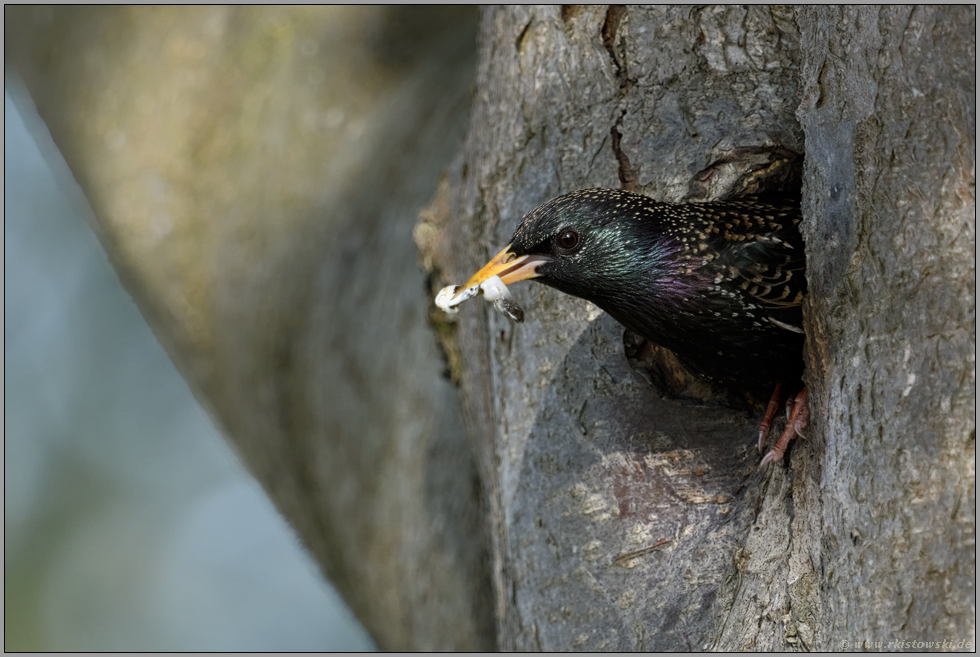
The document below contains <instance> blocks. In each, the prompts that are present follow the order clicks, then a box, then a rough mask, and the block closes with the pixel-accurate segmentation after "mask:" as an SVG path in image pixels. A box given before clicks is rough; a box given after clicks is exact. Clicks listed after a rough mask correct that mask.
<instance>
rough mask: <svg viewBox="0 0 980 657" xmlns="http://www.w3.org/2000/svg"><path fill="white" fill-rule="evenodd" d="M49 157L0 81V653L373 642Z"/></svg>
mask: <svg viewBox="0 0 980 657" xmlns="http://www.w3.org/2000/svg"><path fill="white" fill-rule="evenodd" d="M15 92H16V90H15ZM22 106H23V105H22ZM25 119H26V121H25ZM28 125H30V126H31V128H32V130H30V131H29V130H28V129H27V126H28ZM36 140H39V141H41V142H42V143H41V144H40V146H39V144H38V143H37V142H36ZM42 151H43V152H44V154H45V156H42ZM59 160H60V158H59V156H58V154H57V150H56V148H55V147H54V145H53V143H51V142H50V137H48V135H47V133H46V131H45V129H44V126H43V124H42V123H41V122H40V119H39V118H38V117H37V116H36V115H34V116H28V117H22V116H21V115H20V113H19V112H18V110H17V108H16V107H15V106H14V104H13V103H12V102H11V98H10V96H9V94H8V93H6V92H5V94H4V189H5V193H4V270H3V271H4V273H3V275H4V351H5V358H4V408H5V410H4V439H5V440H4V603H5V604H4V649H5V650H7V651H132V650H138V651H148V650H160V651H184V650H221V651H229V650H235V651H237V650H242V651H251V650H330V651H333V650H369V649H372V648H373V647H374V646H373V643H372V641H371V640H370V638H369V637H368V636H367V634H366V633H365V631H364V630H363V629H362V628H361V626H360V624H359V623H358V622H357V620H356V619H355V618H354V617H353V615H352V614H351V612H350V611H349V610H348V608H347V606H346V605H345V604H344V602H343V601H342V600H341V599H340V597H339V596H338V595H337V593H336V592H335V591H334V589H333V587H332V586H331V585H330V584H329V583H327V582H326V581H325V580H324V578H323V577H322V576H321V575H320V573H319V571H318V569H317V566H316V564H315V563H314V561H313V560H312V559H311V558H310V556H309V555H308V554H307V553H306V551H305V550H304V549H303V547H302V546H301V545H300V542H299V540H298V538H297V537H296V535H295V533H294V532H293V531H292V529H291V528H290V527H289V525H288V524H287V523H286V521H285V520H284V519H283V518H282V517H281V516H280V515H279V514H278V513H277V512H276V510H275V509H274V507H273V506H272V504H271V502H270V501H269V500H268V498H267V497H266V495H265V493H263V491H262V489H261V487H260V486H259V484H258V483H257V482H256V481H255V480H254V479H253V478H252V477H251V476H250V475H249V474H248V473H247V472H246V471H245V470H244V468H243V467H242V466H241V464H240V463H239V461H238V459H237V458H236V456H235V454H234V453H233V451H232V449H231V448H230V447H229V445H228V444H227V443H226V442H225V441H224V440H223V439H222V437H221V435H220V433H219V432H218V431H217V429H216V428H215V426H214V425H213V424H212V422H211V420H210V418H209V417H208V415H207V413H205V412H204V411H203V410H202V409H201V407H200V406H199V405H198V403H197V402H196V401H195V399H194V397H193V395H192V394H191V392H190V391H189V389H188V387H187V385H186V383H185V382H184V380H183V379H182V378H181V376H180V375H179V374H178V373H177V371H176V369H175V368H174V366H173V364H172V363H171V361H170V359H169V358H168V357H167V355H166V353H165V352H164V350H163V349H162V348H161V346H160V345H159V343H158V342H157V340H156V338H155V337H154V335H153V333H152V332H151V330H150V328H149V327H148V326H147V325H146V322H145V321H144V319H143V317H142V316H141V315H140V312H139V311H138V310H137V308H136V306H135V305H134V304H133V302H132V300H131V299H130V296H129V294H127V293H126V291H124V289H123V288H122V286H121V284H120V282H119V279H118V277H117V276H116V273H115V272H114V271H113V269H112V267H111V266H110V264H109V262H108V260H107V258H106V254H105V252H104V251H103V249H102V247H101V246H100V244H99V242H98V240H97V239H96V237H95V235H94V233H93V232H92V230H91V228H90V226H89V223H88V221H87V220H86V219H87V217H86V216H85V213H88V212H91V210H90V209H89V208H88V206H87V205H86V204H85V202H84V198H83V196H82V193H81V191H80V190H79V189H78V188H77V186H76V185H75V184H74V181H73V180H72V179H71V177H70V174H69V172H68V169H67V167H66V166H65V164H64V163H63V161H59Z"/></svg>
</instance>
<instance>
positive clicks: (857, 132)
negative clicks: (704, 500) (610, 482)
mask: <svg viewBox="0 0 980 657" xmlns="http://www.w3.org/2000/svg"><path fill="white" fill-rule="evenodd" d="M799 22H800V28H801V32H802V34H803V35H804V36H803V40H802V44H803V53H804V57H803V66H802V82H803V87H804V89H805V90H806V93H805V97H804V101H803V104H802V105H801V107H800V117H801V121H802V123H803V126H804V129H805V131H806V140H807V153H806V155H807V159H806V186H807V187H806V191H807V193H806V196H805V198H806V206H805V210H804V211H805V213H806V216H807V218H808V221H807V223H806V231H805V233H806V234H805V237H806V239H807V253H808V258H809V263H808V264H809V282H810V290H811V293H810V306H809V313H808V316H809V323H808V330H809V334H808V337H809V344H810V362H811V364H812V365H813V368H814V374H813V375H812V376H811V394H812V396H811V399H813V403H814V407H815V408H817V409H819V412H818V413H816V414H815V415H814V418H815V421H814V423H813V424H814V426H813V429H812V430H811V431H812V433H813V434H814V438H816V439H818V440H819V441H820V442H821V443H823V445H824V453H823V478H822V480H821V482H820V488H821V494H822V498H823V510H822V515H821V517H820V518H814V520H815V521H819V523H820V526H821V527H822V530H821V536H820V538H821V541H820V543H819V544H817V545H815V546H814V548H815V554H819V556H820V562H819V564H820V571H819V573H820V580H819V584H820V595H819V599H820V601H821V606H820V607H819V609H818V613H817V620H818V627H819V628H820V631H819V632H818V639H819V640H818V645H821V646H823V647H826V648H833V647H836V646H837V642H838V641H843V640H847V641H850V643H851V645H852V646H854V647H859V645H860V643H861V642H862V641H870V642H882V641H884V642H885V644H884V646H879V645H875V646H873V647H876V648H878V647H887V645H888V642H889V641H912V642H920V641H937V640H938V641H943V640H955V641H956V642H960V641H963V640H971V639H972V637H973V634H974V632H975V607H976V589H975V574H976V562H975V549H976V548H975V539H976V471H975V467H976V417H975V413H976V406H975V398H976V380H975V373H976V346H975V345H976V214H975V212H976V141H975V138H976V105H975V103H976V66H975V62H976V41H975V38H976V37H975V34H976V8H975V7H974V6H958V7H888V8H876V7H861V8H848V9H843V8H838V7H825V8H814V9H803V10H801V11H800V13H799ZM900 647H908V648H913V647H922V646H919V645H918V644H916V645H909V646H900ZM959 647H960V649H962V648H963V646H962V645H960V646H959Z"/></svg>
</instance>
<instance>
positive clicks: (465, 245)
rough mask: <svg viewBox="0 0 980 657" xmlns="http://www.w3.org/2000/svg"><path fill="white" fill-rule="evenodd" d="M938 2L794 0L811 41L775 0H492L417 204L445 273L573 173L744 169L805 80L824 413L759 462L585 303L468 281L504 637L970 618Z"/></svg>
mask: <svg viewBox="0 0 980 657" xmlns="http://www.w3.org/2000/svg"><path fill="white" fill-rule="evenodd" d="M946 11H947V12H949V13H950V15H949V16H943V15H942V10H919V9H917V10H915V11H912V10H909V9H883V10H878V9H862V10H849V11H847V12H843V13H842V12H841V10H835V9H827V10H814V11H812V12H810V13H807V12H804V13H803V14H802V17H801V26H802V28H803V30H804V39H803V44H804V47H803V48H802V49H801V48H800V34H799V32H798V31H797V25H796V21H795V20H794V15H793V13H792V11H791V10H788V9H785V8H773V7H750V8H747V9H746V8H737V7H730V8H717V7H716V8H693V7H683V8H663V7H659V8H652V9H650V8H638V7H629V8H623V7H609V8H606V7H601V8H595V7H578V6H564V7H561V8H557V7H555V8H541V9H530V8H523V7H521V8H506V9H491V10H486V11H485V13H484V16H483V22H482V27H481V35H480V63H479V69H478V90H479V93H478V97H477V101H476V105H475V107H474V110H473V119H472V125H471V129H470V133H469V136H468V139H467V142H466V145H465V147H464V151H463V154H462V157H461V159H460V160H459V162H458V165H457V166H456V167H455V168H454V169H453V172H452V175H451V176H450V180H449V185H448V187H447V188H446V189H444V190H443V193H442V194H441V196H440V200H439V203H437V204H436V210H435V214H437V215H438V214H439V212H438V208H440V207H441V208H443V210H442V216H441V218H440V217H435V218H431V219H430V221H431V223H432V225H434V226H440V227H442V228H443V230H444V231H445V235H444V236H443V238H442V240H441V241H432V242H430V243H429V244H428V245H427V248H428V249H429V257H430V258H431V260H432V261H433V263H434V264H433V271H435V272H436V273H437V274H438V276H437V278H438V283H439V284H448V283H460V282H462V280H464V279H465V278H467V277H468V275H469V274H470V273H472V271H474V269H475V268H476V267H478V266H479V265H481V264H482V263H483V262H485V261H486V260H487V258H488V257H489V256H490V255H492V254H493V253H494V252H496V250H497V249H499V248H500V247H502V246H503V245H505V244H506V243H507V242H508V239H509V237H510V235H511V233H512V232H513V230H514V228H515V227H516V225H517V223H518V221H519V220H520V218H521V216H522V215H523V214H524V213H525V212H526V211H528V210H530V209H531V208H533V207H534V206H536V205H538V204H540V203H541V202H543V201H545V200H547V199H549V198H551V197H554V196H556V195H558V194H561V193H564V192H567V191H570V190H573V189H578V188H582V187H589V186H603V187H619V186H621V187H623V188H627V189H634V190H638V191H642V192H644V193H646V194H649V195H651V196H653V197H655V198H659V199H663V200H670V201H681V200H701V199H705V198H714V197H719V196H724V195H726V194H732V193H737V192H738V191H739V186H740V184H741V181H744V179H745V178H746V177H748V178H749V179H751V178H752V177H753V176H755V175H762V176H764V175H765V172H766V170H767V169H768V168H770V166H771V165H772V163H773V162H776V161H779V160H780V157H781V156H782V155H785V154H787V153H789V154H791V153H793V152H796V153H802V152H803V150H804V149H803V132H802V130H801V128H800V125H799V124H798V123H797V120H796V112H797V108H798V107H799V104H800V101H801V97H802V98H803V99H804V100H805V102H804V104H803V107H802V109H801V110H800V111H801V114H800V116H801V117H802V120H803V122H804V127H805V128H806V131H807V140H808V146H807V150H806V154H807V158H808V160H807V169H806V187H805V190H806V194H807V196H806V201H805V212H806V216H805V221H806V228H805V234H806V237H807V238H808V247H807V248H808V254H809V255H810V258H811V260H810V265H809V276H810V278H811V280H812V281H816V284H815V287H814V293H813V295H812V299H811V301H810V306H809V308H808V313H807V330H808V333H809V335H810V346H809V349H808V354H807V356H808V365H809V368H808V374H807V376H806V379H807V381H808V383H809V384H810V386H811V388H812V389H813V391H814V394H813V397H812V399H813V402H812V407H813V415H812V417H813V418H814V419H813V421H812V426H811V428H810V430H809V431H808V432H807V435H808V440H806V441H797V444H796V446H795V447H794V449H793V451H792V453H791V454H790V456H788V457H787V467H785V468H776V469H775V470H774V471H773V472H772V473H771V474H770V475H768V476H766V477H762V476H760V475H759V474H758V472H757V471H756V470H755V469H754V468H755V465H756V463H757V462H758V458H757V456H755V455H754V453H753V451H752V450H751V449H750V447H751V443H752V441H753V438H754V436H753V429H754V426H755V425H754V420H755V421H757V419H758V418H757V417H756V416H754V415H753V414H752V413H748V414H747V413H746V412H745V411H744V409H739V408H735V409H733V408H729V407H726V406H725V405H719V404H704V403H701V404H698V403H692V402H691V401H682V400H673V401H672V400H670V399H664V398H661V395H660V394H659V391H658V390H657V389H655V388H654V387H651V386H650V385H649V384H648V383H647V382H646V380H645V379H643V378H642V377H641V376H640V374H639V373H638V372H636V371H634V370H632V369H631V368H630V367H629V365H628V362H627V357H626V355H625V354H624V347H623V334H622V330H621V329H620V328H619V327H618V326H617V325H616V324H615V322H613V321H612V320H610V319H609V318H608V317H606V316H604V315H603V314H602V313H601V312H599V311H598V310H597V309H595V308H594V307H592V306H590V304H588V303H586V302H583V301H580V300H577V299H573V298H570V297H567V296H563V295H561V294H559V293H557V292H555V291H553V290H551V289H548V288H545V287H544V286H535V285H533V284H528V285H524V286H523V287H520V288H517V289H516V290H515V295H516V298H517V299H518V301H519V302H520V303H521V305H522V306H523V307H524V308H525V310H526V313H527V318H528V319H527V322H526V323H525V324H523V325H520V326H512V325H510V324H509V323H508V322H507V320H506V319H505V318H504V317H503V316H501V315H498V314H496V313H494V312H493V311H492V310H490V309H489V307H482V306H481V305H477V304H471V305H470V307H467V308H465V309H464V310H463V311H462V312H461V313H460V316H459V320H458V322H457V323H456V324H455V325H454V326H449V327H443V328H442V335H443V336H444V343H445V344H446V345H447V348H448V349H449V350H450V351H451V352H452V355H451V359H450V360H451V362H452V363H454V364H456V368H457V369H456V371H455V376H456V378H457V380H458V381H459V382H460V388H461V391H462V394H463V401H464V413H465V417H466V419H467V423H468V427H469V428H470V431H471V434H472V436H473V439H474V441H475V443H476V445H477V447H476V449H477V452H478V457H479V463H480V468H481V473H482V476H483V480H484V489H485V491H486V492H487V495H488V498H489V500H488V501H489V506H490V509H491V523H492V527H491V537H492V541H493V543H492V554H493V576H494V586H495V593H496V614H497V621H498V630H499V642H500V645H501V646H502V647H505V648H514V649H545V650H549V649H551V650H554V649H573V648H574V649H585V650H596V649H612V650H623V649H644V648H646V649H651V648H654V649H661V650H663V649H675V650H691V649H693V650H701V649H723V650H724V649H763V650H765V649H787V648H797V649H807V648H810V649H813V648H818V649H820V648H822V649H833V648H839V647H841V646H842V645H843V644H840V641H850V645H852V646H855V645H856V644H857V643H859V642H860V641H862V640H897V639H906V640H926V639H927V638H930V637H931V638H936V633H938V632H940V631H942V632H946V633H947V634H946V635H944V636H943V637H942V638H948V639H954V638H956V639H958V640H964V639H970V638H971V637H972V631H973V630H972V628H973V614H972V612H971V609H972V605H973V601H974V593H973V587H972V576H973V572H974V562H973V558H972V540H973V536H974V533H973V532H974V525H973V505H974V499H975V493H974V486H973V464H974V456H973V440H974V428H973V427H974V425H973V420H972V417H973V415H972V414H973V408H974V407H973V398H974V383H973V367H974V350H973V344H974V337H975V328H974V324H973V322H974V296H975V294H974V287H973V277H974V268H973V262H972V257H973V256H972V254H973V249H974V233H973V223H972V212H973V204H974V187H973V186H972V184H973V176H974V168H973V167H974V165H973V157H974V149H973V142H972V135H973V134H974V127H975V125H974V117H973V111H974V110H973V101H972V99H973V82H972V79H973V77H972V76H973V54H972V53H973V50H972V48H973V41H972V36H971V35H972V34H973V23H974V19H973V14H972V13H971V10H969V9H957V10H946ZM835 12H836V13H835ZM910 14H911V16H910ZM869 31H870V33H871V34H872V35H873V36H874V37H875V39H873V40H867V39H866V38H865V37H866V36H868V34H866V33H867V32H869ZM942 40H945V41H947V42H949V43H955V45H949V44H947V45H946V46H945V47H943V48H940V47H939V46H938V43H939V42H940V41H942ZM852 50H853V51H855V52H856V54H857V55H859V56H857V57H856V59H851V58H850V56H851V54H852ZM828 53H829V54H828ZM842 53H845V54H842ZM886 58H890V59H886ZM801 61H802V62H803V63H804V69H803V77H802V84H803V86H802V93H801V90H800V88H799V87H798V81H799V80H800V78H799V77H798V74H799V67H800V62H801ZM889 62H890V63H889ZM895 63H898V64H900V67H901V68H900V69H896V68H894V66H895ZM890 66H891V68H890ZM824 76H830V77H827V79H824ZM834 76H836V77H834ZM920 78H921V80H920ZM876 86H877V92H878V94H879V97H878V99H877V100H875V96H874V94H873V92H872V89H875V87H876ZM916 94H922V99H921V100H915V99H917V98H919V96H917V95H916ZM818 99H819V100H818ZM862 103H863V104H862ZM875 103H877V105H876V104H875ZM910 103H913V104H914V105H915V107H916V108H918V111H919V112H920V113H921V115H920V116H918V117H912V116H909V115H907V112H908V111H909V109H910ZM855 108H858V109H855ZM872 116H873V117H874V118H871V119H870V122H869V117H872ZM862 122H863V123H862ZM872 126H873V130H871V127H872ZM869 130H870V131H869ZM903 135H907V136H906V137H905V139H906V140H907V141H905V142H901V141H900V140H901V139H902V136H903ZM937 138H938V143H937V144H933V143H932V142H934V141H937ZM892 140H894V141H892ZM909 140H911V143H910V142H909ZM811 142H812V143H813V144H815V147H816V148H818V149H819V150H818V151H817V152H816V153H811V150H810V148H811V146H810V145H809V144H810V143H811ZM884 154H887V155H884ZM882 157H888V158H890V159H891V162H890V163H889V164H887V166H882V165H881V164H879V162H880V160H881V158H882ZM888 174H891V175H892V176H893V179H892V180H891V181H890V182H888V183H887V184H886V183H885V182H884V180H883V179H882V178H880V177H879V176H883V175H888ZM910 176H911V178H910ZM910 180H911V181H913V182H914V184H913V185H912V186H909V184H908V183H909V182H910ZM930 182H931V184H930ZM936 183H939V184H936ZM876 185H877V187H876ZM743 186H744V185H743ZM899 192H901V193H899ZM878 195H881V196H882V197H883V199H882V200H885V198H884V197H887V202H885V203H878V201H877V196H878ZM828 198H829V199H835V201H834V202H831V201H828V200H827V199H828ZM901 199H904V201H901ZM834 203H836V205H835V204H834ZM869 208H874V209H875V212H874V213H871V212H870V211H869V210H868V209H869ZM912 208H914V209H912ZM861 236H863V237H861ZM896 236H898V237H896ZM852 254H855V255H852ZM940 282H942V283H943V285H945V286H946V287H945V288H944V289H941V290H940V289H938V288H939V287H940V285H939V284H940ZM436 287H438V285H436ZM916 301H917V302H918V306H917V305H916ZM910 302H912V305H909V303H910ZM912 308H915V311H914V312H915V313H916V314H915V316H914V317H915V318H916V319H910V317H909V316H908V315H907V314H905V313H907V312H908V311H909V310H910V309H912ZM885 309H890V310H891V311H890V312H879V311H883V310H885ZM925 344H930V345H931V346H930V347H928V348H925V347H923V345H925ZM920 348H921V349H923V351H921V352H920V351H919V350H920ZM913 375H914V376H913ZM915 377H918V378H915ZM915 381H918V382H919V385H918V386H917V387H916V386H914V385H913V383H914V382H915ZM906 389H907V390H906ZM911 393H914V394H911ZM903 395H904V396H903ZM905 399H907V401H902V400H905ZM926 537H928V538H926ZM899 539H901V540H899ZM923 550H924V551H925V552H923ZM909 559H915V565H914V567H912V568H911V569H909V568H908V567H907V565H906V567H905V568H904V569H903V568H901V564H902V563H905V562H907V560H909ZM910 573H911V577H909V574H910ZM844 591H846V594H842V593H843V592H844ZM872 600H874V601H876V602H874V603H872V602H871V601H872ZM856 606H860V610H858V609H857V608H856ZM913 616H914V620H913Z"/></svg>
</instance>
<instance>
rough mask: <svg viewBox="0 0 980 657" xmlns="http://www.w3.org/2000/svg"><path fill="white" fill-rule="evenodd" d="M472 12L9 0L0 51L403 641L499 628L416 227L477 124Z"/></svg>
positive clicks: (267, 467) (253, 442)
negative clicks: (472, 115)
mask: <svg viewBox="0 0 980 657" xmlns="http://www.w3.org/2000/svg"><path fill="white" fill-rule="evenodd" d="M475 30H476V13H475V11H473V10H468V9H463V10H459V9H445V8H431V9H407V10H406V9H401V8H353V7H351V8H343V7H334V8H279V7H274V8H259V7H254V8H253V7H238V8H229V7H207V8H184V7H113V8H81V7H64V8H50V7H33V6H32V7H9V6H8V7H6V8H5V55H6V63H7V65H8V67H10V66H12V67H13V68H14V69H15V70H16V73H17V74H18V75H19V77H20V78H21V79H22V80H23V82H24V84H25V85H26V87H27V89H28V91H29V92H30V95H31V98H33V101H34V103H35V105H36V107H37V110H38V112H39V114H40V116H41V117H42V118H43V119H44V121H45V124H46V125H47V127H48V129H49V130H50V133H51V136H52V137H53V139H54V142H55V143H56V144H57V146H58V148H59V149H60V151H61V153H62V154H63V155H64V158H65V160H66V161H67V163H68V166H69V167H70V169H71V172H72V174H74V176H75V178H76V180H77V181H78V183H79V185H80V186H81V189H82V191H83V192H84V193H85V196H86V197H87V199H88V201H89V202H90V203H91V206H92V210H93V213H94V226H95V228H96V229H97V232H98V233H99V236H100V238H101V239H102V242H103V244H104V245H105V247H106V250H107V252H108V253H109V256H110V259H111V260H112V262H113V264H114V265H115V267H116V270H117V271H118V272H119V275H120V278H121V279H122V281H123V282H124V284H125V285H126V287H127V289H128V290H129V291H130V292H131V294H132V295H133V297H134V299H135V300H136V301H137V303H138V304H139V306H140V308H141V310H142V312H143V313H144V315H145V316H146V317H147V319H148V321H149V323H150V325H151V326H152V327H153V329H154V331H155V332H156V334H157V336H158V337H159V338H160V341H161V342H162V343H163V344H164V346H166V347H167V349H168V351H169V353H170V354H171V356H172V358H173V359H174V361H175V362H176V363H177V365H178V367H179V368H180V370H181V371H182V373H183V374H184V376H185V377H186V378H187V380H188V382H189V383H190V384H191V387H192V388H193V389H194V390H195V392H196V393H197V396H198V398H199V399H200V400H201V401H202V403H203V404H204V405H205V407H206V408H208V409H210V410H211V412H212V415H213V416H214V417H215V419H216V420H217V422H218V424H219V425H220V426H221V427H222V429H223V431H224V433H225V435H226V436H227V437H228V438H229V440H230V441H231V442H232V443H233V444H234V445H235V447H236V448H237V450H238V452H239V453H240V454H241V457H242V459H243V461H244V462H245V464H246V465H247V466H248V467H249V469H250V470H251V471H252V473H253V474H254V475H255V476H256V477H257V479H258V480H259V481H260V482H261V483H262V485H263V486H264V487H265V489H266V491H268V493H269V495H270V496H271V497H272V499H273V500H274V502H275V503H276V505H277V506H278V508H279V509H280V511H281V512H282V513H283V514H284V515H285V516H286V517H287V518H288V519H289V521H290V522H291V523H292V525H293V526H294V527H295V528H296V530H297V532H298V534H299V536H300V537H301V539H302V540H303V543H304V544H305V545H306V547H307V548H308V549H309V550H310V551H311V552H312V553H313V555H314V556H315V557H316V559H317V560H318V561H319V562H320V564H322V566H323V569H324V571H325V573H326V575H327V576H328V577H329V578H330V579H331V580H332V581H333V582H334V584H336V586H337V587H338V589H339V590H340V592H341V593H342V594H343V596H344V597H345V599H346V600H347V602H348V603H349V604H350V605H351V607H352V609H353V610H354V612H355V614H356V615H357V616H358V618H360V620H361V621H362V622H363V623H364V625H365V626H366V628H367V629H368V631H369V632H370V633H371V635H372V636H373V637H374V639H375V640H376V641H377V642H378V645H379V646H380V647H381V648H385V649H389V650H460V649H462V650H465V649H470V650H473V649H487V648H490V647H492V646H493V625H492V618H491V614H490V609H489V599H490V598H489V578H488V577H487V575H486V566H485V564H486V556H485V548H484V545H485V541H484V537H483V534H482V532H481V526H482V524H481V517H482V514H481V511H480V507H479V495H478V486H477V482H476V471H475V467H474V464H473V459H472V456H471V455H470V452H469V448H468V445H467V443H466V441H465V439H464V437H463V432H462V422H461V418H460V413H459V410H458V408H459V404H458V402H457V401H456V392H455V390H454V388H453V387H452V385H451V384H450V383H449V381H448V380H447V379H446V378H444V376H443V373H442V370H443V365H442V362H441V357H440V354H439V350H438V345H437V343H436V340H435V338H434V336H433V335H432V334H431V332H430V331H429V328H428V324H427V321H426V297H425V279H424V275H423V273H422V272H421V271H419V269H418V266H417V252H416V249H415V246H414V244H413V242H412V238H411V231H412V226H413V225H414V223H415V221H416V218H417V213H418V211H419V209H420V208H421V207H422V206H424V205H425V204H426V203H427V202H428V201H429V199H430V198H431V196H432V194H433V192H434V191H435V188H436V184H437V182H438V179H439V175H440V173H441V171H442V170H443V169H444V168H445V166H446V164H447V163H448V162H449V161H450V159H451V158H452V156H453V154H454V152H455V150H456V149H457V148H458V145H459V142H460V140H461V137H462V134H463V130H464V129H465V120H466V116H467V112H468V108H469V104H470V97H471V93H472V81H473V71H474V55H475V45H474V39H475ZM27 102H28V103H29V102H30V101H29V100H28V101H27ZM42 130H43V128H42Z"/></svg>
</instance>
